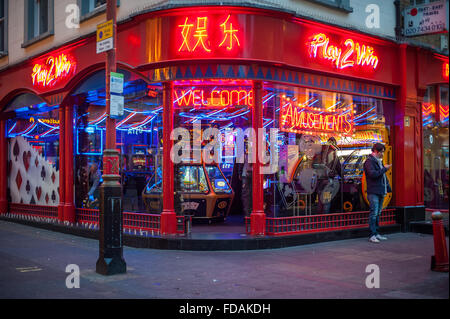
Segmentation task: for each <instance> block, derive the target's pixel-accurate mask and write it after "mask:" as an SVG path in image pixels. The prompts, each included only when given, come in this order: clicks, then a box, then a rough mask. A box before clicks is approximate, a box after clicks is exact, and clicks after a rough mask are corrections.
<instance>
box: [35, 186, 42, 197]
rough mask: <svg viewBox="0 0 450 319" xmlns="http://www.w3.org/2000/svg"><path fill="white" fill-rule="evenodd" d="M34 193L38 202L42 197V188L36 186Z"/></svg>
mask: <svg viewBox="0 0 450 319" xmlns="http://www.w3.org/2000/svg"><path fill="white" fill-rule="evenodd" d="M35 192H36V197H37V199H38V200H40V199H41V195H42V188H41V187H40V186H39V187H37V186H36V189H35Z"/></svg>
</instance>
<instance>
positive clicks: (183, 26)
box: [177, 15, 241, 53]
mask: <svg viewBox="0 0 450 319" xmlns="http://www.w3.org/2000/svg"><path fill="white" fill-rule="evenodd" d="M236 24H237V23H236V22H234V19H233V17H231V15H228V16H227V17H226V18H222V19H213V17H209V16H202V17H184V19H183V20H182V22H181V23H180V24H178V26H177V27H178V28H177V34H178V39H179V42H180V43H178V52H179V53H183V52H186V53H189V52H198V53H200V52H201V53H210V52H212V51H216V50H219V49H223V51H228V52H233V51H234V50H235V49H236V48H238V47H240V46H241V41H240V40H239V38H240V30H239V27H238V26H236Z"/></svg>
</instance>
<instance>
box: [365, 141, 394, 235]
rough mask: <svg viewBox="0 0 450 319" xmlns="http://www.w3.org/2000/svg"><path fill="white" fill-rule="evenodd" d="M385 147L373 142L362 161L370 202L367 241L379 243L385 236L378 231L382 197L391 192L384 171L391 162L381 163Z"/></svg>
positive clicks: (389, 166)
mask: <svg viewBox="0 0 450 319" xmlns="http://www.w3.org/2000/svg"><path fill="white" fill-rule="evenodd" d="M385 150H386V147H385V146H384V144H381V143H375V144H374V146H373V147H372V154H370V155H369V157H368V158H367V159H366V161H365V162H364V173H365V174H366V180H367V198H368V200H369V204H370V213H369V229H370V237H369V241H370V242H372V243H379V242H380V240H386V239H387V238H386V237H384V236H381V235H380V234H379V233H378V226H379V221H380V215H381V210H382V209H383V201H384V197H385V196H386V194H387V193H390V192H392V189H391V185H389V180H388V178H387V177H386V172H387V171H388V170H389V169H390V168H391V166H392V165H391V164H388V165H383V155H384V151H385Z"/></svg>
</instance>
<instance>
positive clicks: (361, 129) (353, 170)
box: [338, 123, 392, 212]
mask: <svg viewBox="0 0 450 319" xmlns="http://www.w3.org/2000/svg"><path fill="white" fill-rule="evenodd" d="M377 142H378V143H383V144H385V146H386V152H385V153H384V158H383V163H384V164H392V146H390V145H389V135H388V129H387V128H386V126H385V125H384V124H382V123H380V124H368V125H364V126H358V130H357V131H356V132H355V134H354V136H352V137H351V138H350V137H346V138H343V139H340V140H338V145H339V147H340V148H341V150H340V151H339V152H338V155H339V158H340V161H341V163H342V172H343V180H344V184H343V196H344V198H343V210H344V211H346V212H350V211H359V210H367V209H368V207H369V201H368V199H367V187H366V181H365V174H364V162H365V160H366V159H367V157H368V156H369V155H370V154H371V153H372V151H371V149H372V146H373V144H374V143H377ZM386 177H387V178H388V180H389V183H390V185H391V186H392V170H388V171H387V172H386ZM391 199H392V193H388V194H387V195H386V197H385V198H384V202H383V208H384V207H387V205H388V204H389V202H390V201H391Z"/></svg>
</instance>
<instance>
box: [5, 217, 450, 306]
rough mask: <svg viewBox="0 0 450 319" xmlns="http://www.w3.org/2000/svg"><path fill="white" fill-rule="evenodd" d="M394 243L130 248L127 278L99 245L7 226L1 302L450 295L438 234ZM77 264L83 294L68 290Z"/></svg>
mask: <svg viewBox="0 0 450 319" xmlns="http://www.w3.org/2000/svg"><path fill="white" fill-rule="evenodd" d="M388 237H389V238H388V240H387V241H383V242H381V243H379V244H374V243H369V242H368V240H367V238H357V239H348V240H341V241H333V242H324V243H317V244H310V245H302V246H296V247H288V248H279V249H264V250H248V251H188V250H157V249H145V248H142V249H139V248H131V247H126V246H125V247H124V249H123V254H124V258H125V261H126V263H127V273H126V274H120V275H113V276H102V275H99V274H97V273H96V272H95V263H96V261H97V258H98V241H97V240H94V239H89V238H83V237H77V236H73V235H69V234H62V233H57V232H52V231H47V230H43V229H40V228H34V227H30V226H26V225H22V224H17V223H13V222H9V221H3V220H0V243H1V245H0V298H2V299H17V298H20V299H22V298H25V299H48V298H56V299H86V298H87V299H116V298H120V299H130V298H131V299H142V298H145V299H156V298H158V299H159V298H161V299H233V300H235V299H260V300H264V299H285V300H286V299H448V298H449V274H448V273H441V272H434V271H431V270H430V260H431V255H433V254H434V243H433V236H432V235H428V234H418V233H394V234H390V235H389V236H388ZM447 240H448V238H447ZM447 247H448V241H447ZM70 264H75V265H77V266H78V267H79V269H80V281H79V288H71V289H69V288H67V287H66V279H67V278H68V276H71V273H70V272H66V267H67V266H68V265H70ZM369 265H372V266H369ZM373 265H375V266H373ZM368 266H369V268H367V267H368ZM377 269H378V270H379V272H378V271H377ZM366 270H367V271H366ZM377 273H379V277H378V278H379V281H377V279H376V277H374V276H375V275H376V274H377ZM70 278H73V277H70ZM71 282H72V283H73V282H75V281H71ZM366 282H368V283H369V284H372V285H374V284H376V283H377V282H379V287H378V288H377V287H375V288H368V287H367V286H366ZM369 286H370V285H369Z"/></svg>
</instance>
